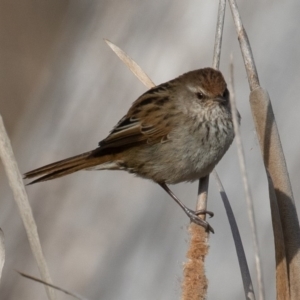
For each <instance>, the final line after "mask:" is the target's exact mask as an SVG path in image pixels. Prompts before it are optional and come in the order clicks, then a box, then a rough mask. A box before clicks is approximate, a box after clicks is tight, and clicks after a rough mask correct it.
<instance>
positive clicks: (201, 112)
mask: <svg viewBox="0 0 300 300" xmlns="http://www.w3.org/2000/svg"><path fill="white" fill-rule="evenodd" d="M233 138H234V130H233V123H232V116H231V109H230V103H229V92H228V89H227V87H226V82H225V80H224V78H223V76H222V74H221V72H219V71H217V70H214V69H212V68H204V69H200V70H195V71H191V72H188V73H185V74H183V75H181V76H179V77H178V78H175V79H173V80H171V81H169V82H166V83H163V84H161V85H158V86H156V87H154V88H152V89H150V90H148V91H147V92H146V93H144V94H143V95H142V96H140V97H139V98H138V99H137V100H136V101H135V102H134V103H133V104H132V106H131V108H130V109H129V111H128V112H127V114H126V115H125V116H124V117H123V118H122V119H121V120H120V121H119V123H118V124H117V125H116V126H115V127H114V128H113V130H112V131H111V132H110V134H109V135H108V136H107V137H106V138H105V139H104V140H102V141H101V142H100V143H99V147H98V148H96V149H94V150H92V151H89V152H85V153H83V154H80V155H77V156H74V157H70V158H67V159H64V160H61V161H58V162H54V163H52V164H49V165H46V166H44V167H41V168H38V169H36V170H33V171H30V172H28V173H26V174H24V178H34V177H39V178H38V179H36V180H34V181H32V182H31V183H30V184H33V183H36V182H41V181H45V180H50V179H54V178H58V177H61V176H64V175H67V174H71V173H74V172H76V171H79V170H83V169H97V170H125V171H128V172H130V173H134V174H136V175H137V176H140V177H143V178H147V179H152V180H153V181H154V182H156V183H158V184H159V185H160V186H161V187H162V188H163V189H164V190H165V191H166V192H167V193H168V194H169V195H170V196H171V197H172V198H173V199H174V200H175V201H176V202H177V203H178V204H179V205H180V206H181V208H182V209H183V210H184V211H185V213H186V214H187V215H188V217H189V218H190V219H191V221H192V222H195V223H196V224H198V225H201V226H203V227H205V228H206V230H210V231H212V232H213V229H212V228H211V227H210V225H209V224H208V223H207V222H206V221H204V220H202V219H201V218H199V217H198V215H199V214H200V213H206V212H201V211H193V210H191V209H189V208H187V207H186V206H185V205H184V204H183V203H182V202H181V201H180V200H179V199H178V198H177V197H176V196H175V195H174V194H173V193H172V191H171V190H170V189H169V188H168V186H167V184H175V183H179V182H183V181H194V180H197V179H199V178H202V177H204V176H206V175H208V174H209V173H210V172H211V171H212V170H213V168H214V167H215V165H216V164H217V163H218V162H219V161H220V159H221V158H222V156H223V155H224V154H225V152H226V151H227V149H228V148H229V146H230V144H231V143H232V141H233Z"/></svg>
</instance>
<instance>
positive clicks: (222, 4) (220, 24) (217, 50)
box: [212, 0, 226, 69]
mask: <svg viewBox="0 0 300 300" xmlns="http://www.w3.org/2000/svg"><path fill="white" fill-rule="evenodd" d="M225 9H226V0H220V1H219V11H218V21H217V29H216V36H215V47H214V57H213V63H212V67H213V68H215V69H219V66H220V59H221V47H222V36H223V28H224V20H225Z"/></svg>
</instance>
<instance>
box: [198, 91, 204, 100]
mask: <svg viewBox="0 0 300 300" xmlns="http://www.w3.org/2000/svg"><path fill="white" fill-rule="evenodd" d="M196 96H197V98H198V99H199V100H203V99H204V95H203V93H201V92H199V93H196Z"/></svg>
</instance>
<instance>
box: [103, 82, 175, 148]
mask: <svg viewBox="0 0 300 300" xmlns="http://www.w3.org/2000/svg"><path fill="white" fill-rule="evenodd" d="M170 84H171V82H169V83H165V84H162V85H160V86H157V87H154V88H153V89H150V90H149V91H148V92H146V93H145V94H143V95H142V96H141V97H139V98H138V99H137V100H136V101H135V102H134V103H133V104H132V106H131V108H130V109H129V111H128V113H127V114H126V115H125V116H124V117H123V118H122V119H121V120H120V121H119V123H118V124H117V125H116V126H115V127H114V128H113V130H112V131H111V132H110V134H109V135H108V136H107V137H106V138H105V139H104V140H102V141H101V142H100V143H99V146H100V149H102V150H103V149H107V148H112V147H113V148H115V147H127V146H128V147H131V146H132V145H133V144H136V143H159V142H166V141H168V138H169V137H168V134H169V133H170V131H171V128H172V126H171V123H170V119H169V118H168V116H167V115H168V114H169V111H170V110H172V108H173V105H174V103H172V101H170V100H169V93H170V88H171V87H170ZM100 149H99V150H100Z"/></svg>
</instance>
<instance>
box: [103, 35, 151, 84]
mask: <svg viewBox="0 0 300 300" xmlns="http://www.w3.org/2000/svg"><path fill="white" fill-rule="evenodd" d="M104 41H105V42H106V43H107V45H108V46H109V47H110V48H111V49H112V51H114V52H115V53H116V55H117V56H118V57H119V58H120V59H121V61H122V62H123V63H124V64H125V65H126V66H127V67H128V68H129V69H130V71H131V72H132V73H133V74H134V75H135V76H136V77H137V78H138V79H139V80H140V81H141V82H142V83H143V84H144V85H145V86H146V87H148V88H149V89H150V88H152V87H154V86H155V84H154V83H153V81H152V80H151V79H150V78H149V76H148V75H147V74H146V73H145V72H144V71H143V70H142V68H141V67H140V66H139V65H138V64H137V63H136V62H135V61H134V60H132V59H131V58H130V57H129V56H128V55H127V54H126V53H125V52H124V51H123V50H121V49H120V48H119V47H118V46H116V45H115V44H113V43H112V42H110V41H109V40H107V39H104Z"/></svg>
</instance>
